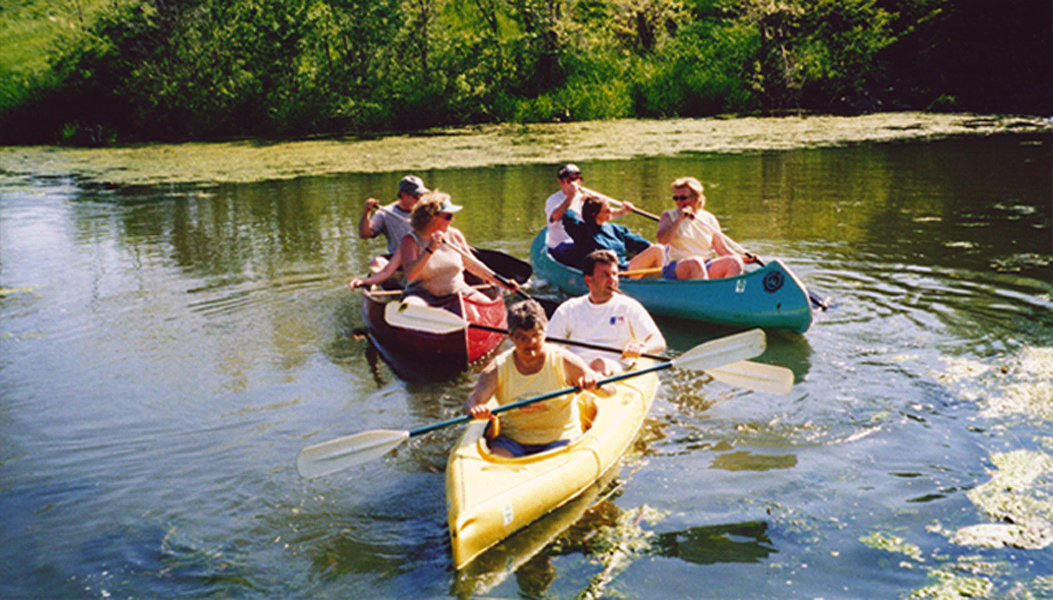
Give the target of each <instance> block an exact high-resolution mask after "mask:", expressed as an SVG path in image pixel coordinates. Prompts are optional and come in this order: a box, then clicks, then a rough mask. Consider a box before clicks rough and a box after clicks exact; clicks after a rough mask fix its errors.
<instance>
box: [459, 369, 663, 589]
mask: <svg viewBox="0 0 1053 600" xmlns="http://www.w3.org/2000/svg"><path fill="white" fill-rule="evenodd" d="M650 364H651V363H649V362H648V361H646V360H641V361H640V362H639V363H638V364H637V366H636V368H640V369H642V368H645V367H647V366H649V365H650ZM615 388H616V390H617V393H616V394H614V395H613V396H611V397H609V398H598V397H595V396H593V395H592V394H581V395H579V398H578V401H579V402H581V406H580V408H581V411H580V412H581V415H582V420H583V421H584V424H585V425H586V426H587V430H586V432H585V434H584V435H583V436H582V437H581V438H579V439H578V440H576V441H574V442H573V443H571V444H569V445H567V446H564V447H563V448H557V449H555V450H550V451H548V452H542V453H540V454H535V455H531V456H526V457H523V458H500V457H496V456H494V455H492V454H490V451H489V450H488V448H487V446H486V442H485V440H484V438H483V432H484V430H485V429H486V421H472V422H471V423H470V424H469V425H468V428H467V430H466V431H465V432H464V435H463V436H461V439H460V441H459V442H458V443H457V446H456V447H455V448H454V450H453V452H452V453H451V454H450V459H449V462H448V463H447V465H446V504H447V507H448V516H449V524H450V542H451V545H452V547H453V561H454V564H456V566H457V568H458V569H462V568H464V567H465V565H467V564H468V563H469V562H471V561H472V559H474V558H475V557H477V556H479V555H480V554H482V553H483V552H484V551H485V550H486V549H487V548H490V547H491V546H493V545H494V544H496V543H498V542H500V541H501V540H503V539H505V538H506V537H508V536H510V535H511V534H513V533H515V532H516V531H517V530H519V529H521V528H523V527H525V526H527V525H529V524H530V523H532V522H533V521H535V520H536V519H538V518H540V517H542V516H544V515H545V514H547V513H548V512H550V511H552V510H555V509H556V508H559V507H560V506H562V505H563V504H565V503H566V502H569V501H570V500H573V499H574V498H576V497H577V496H578V495H580V494H581V493H582V492H583V491H585V490H586V489H587V488H588V487H589V485H591V484H592V483H593V482H594V481H596V480H597V479H599V478H600V477H602V476H603V475H604V474H605V473H606V472H607V471H608V470H610V468H611V467H612V466H614V464H615V463H616V462H617V461H618V459H619V458H621V456H622V454H624V453H625V450H626V449H627V448H628V447H629V444H631V443H632V441H633V439H634V438H635V437H636V433H637V432H638V431H639V429H640V426H641V425H642V424H643V421H644V418H645V417H646V416H647V412H648V411H649V410H650V408H651V402H652V401H653V400H654V395H655V392H656V391H657V390H658V376H657V375H656V374H655V373H653V372H652V373H647V374H645V375H641V376H639V377H633V378H630V379H625V380H622V381H620V382H618V383H616V384H615Z"/></svg>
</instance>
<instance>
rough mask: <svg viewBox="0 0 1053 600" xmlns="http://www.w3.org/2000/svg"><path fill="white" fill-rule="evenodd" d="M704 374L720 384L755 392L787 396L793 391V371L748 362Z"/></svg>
mask: <svg viewBox="0 0 1053 600" xmlns="http://www.w3.org/2000/svg"><path fill="white" fill-rule="evenodd" d="M706 373H709V375H710V376H711V377H712V378H713V379H716V380H717V381H719V382H721V383H724V384H727V385H731V386H734V387H739V388H743V389H747V390H753V391H755V392H767V393H769V394H789V393H790V390H792V389H793V371H791V370H789V369H787V368H786V367H777V366H775V365H765V364H761V363H755V362H751V361H748V360H740V361H739V362H734V363H731V364H729V365H724V366H723V367H718V368H716V369H706Z"/></svg>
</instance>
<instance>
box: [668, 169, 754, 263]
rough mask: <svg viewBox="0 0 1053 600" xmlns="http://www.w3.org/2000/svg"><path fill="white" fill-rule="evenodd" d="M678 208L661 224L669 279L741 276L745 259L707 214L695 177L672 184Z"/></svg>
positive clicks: (670, 212)
mask: <svg viewBox="0 0 1053 600" xmlns="http://www.w3.org/2000/svg"><path fill="white" fill-rule="evenodd" d="M672 188H673V201H674V202H676V208H675V209H673V210H667V211H665V212H664V213H662V218H661V220H659V221H658V234H657V235H656V236H655V237H657V239H658V243H659V244H665V248H666V256H665V266H663V267H662V277H664V278H666V279H717V278H720V277H731V276H733V275H738V274H739V273H742V269H743V266H742V264H743V259H742V257H740V256H739V255H738V254H735V253H734V252H732V251H731V250H730V249H729V248H728V247H727V245H726V244H725V243H724V236H723V234H722V233H721V232H720V223H719V222H717V218H716V217H715V216H713V213H711V212H709V211H707V210H705V209H704V208H703V207H704V206H705V205H706V197H705V196H704V195H703V194H702V183H701V182H699V180H697V179H695V178H694V177H681V178H680V179H677V180H676V181H674V182H673V185H672Z"/></svg>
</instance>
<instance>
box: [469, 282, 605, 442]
mask: <svg viewBox="0 0 1053 600" xmlns="http://www.w3.org/2000/svg"><path fill="white" fill-rule="evenodd" d="M547 326H548V320H547V319H546V318H545V311H544V310H542V308H541V305H539V304H538V303H536V302H534V301H532V300H527V301H525V302H520V303H518V304H514V305H513V306H512V307H511V308H510V309H509V310H508V329H509V334H508V337H509V339H511V340H512V344H513V348H512V349H511V350H507V351H505V352H504V353H502V354H500V355H499V356H497V357H496V358H494V359H493V361H491V362H490V364H489V365H487V366H486V368H485V369H483V372H482V374H480V376H479V381H477V382H476V384H475V389H473V390H472V393H471V394H469V395H468V398H467V399H465V401H464V407H465V411H466V412H468V414H470V415H471V416H472V418H475V419H491V420H493V417H492V415H491V413H490V409H491V407H494V408H496V407H497V406H503V405H505V404H510V403H512V402H515V401H517V400H522V399H524V398H529V397H532V396H540V395H542V394H547V393H549V392H554V391H556V390H561V389H564V388H568V387H571V386H580V387H581V388H582V389H592V388H595V387H596V382H597V380H598V379H599V376H598V375H597V374H596V372H595V371H593V370H592V369H590V368H589V367H588V365H586V364H585V361H583V360H582V359H581V358H579V357H578V356H577V355H575V354H573V353H570V352H566V351H564V350H563V349H562V348H560V347H559V346H554V345H552V344H547V343H545V328H546V327H547ZM600 393H601V394H602V395H607V391H606V390H602V391H601V392H600ZM495 428H496V429H498V430H499V431H498V432H497V434H496V435H493V433H494V432H493V431H491V435H492V438H491V439H490V451H491V452H493V453H494V454H495V455H496V456H503V457H506V458H511V457H516V456H525V455H527V454H534V453H537V452H543V451H545V450H550V449H552V448H558V447H560V446H565V445H567V444H569V443H570V442H571V441H573V440H575V439H577V438H578V437H579V436H580V435H581V434H582V430H581V419H580V417H579V415H578V398H577V395H576V394H565V395H563V396H560V397H558V398H552V399H550V400H546V401H544V402H538V403H535V404H529V405H527V406H523V407H521V408H518V409H514V410H510V411H508V412H506V413H504V414H503V415H502V417H501V420H500V422H499V424H498V423H496V422H495V423H493V424H491V430H493V429H495Z"/></svg>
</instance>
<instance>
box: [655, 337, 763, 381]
mask: <svg viewBox="0 0 1053 600" xmlns="http://www.w3.org/2000/svg"><path fill="white" fill-rule="evenodd" d="M765 346H766V341H765V337H764V331H763V330H761V329H751V330H749V331H743V332H742V333H736V334H734V335H729V336H727V337H722V338H719V339H715V340H712V341H709V342H706V343H704V344H699V345H697V346H695V347H694V348H692V349H690V350H688V351H687V352H685V353H683V354H681V355H680V356H678V357H676V358H674V359H673V366H674V367H676V368H678V369H688V370H690V371H707V370H710V369H716V368H719V367H723V366H724V365H728V364H731V363H733V362H738V361H740V360H746V359H750V358H753V357H755V356H760V355H761V354H763V353H764V348H765Z"/></svg>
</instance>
